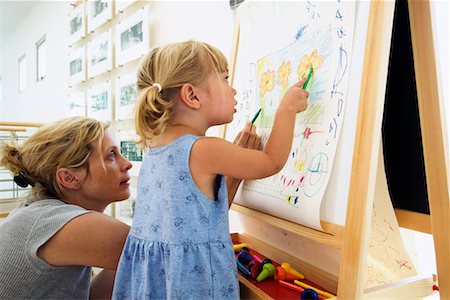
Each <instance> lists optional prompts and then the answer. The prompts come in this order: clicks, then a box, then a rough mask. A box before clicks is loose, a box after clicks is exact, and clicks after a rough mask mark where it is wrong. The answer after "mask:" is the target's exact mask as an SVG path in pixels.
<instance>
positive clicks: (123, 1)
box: [114, 0, 135, 14]
mask: <svg viewBox="0 0 450 300" xmlns="http://www.w3.org/2000/svg"><path fill="white" fill-rule="evenodd" d="M114 2H115V3H114V4H115V8H114V11H115V13H116V14H118V13H123V11H124V10H125V8H127V7H128V6H130V5H131V3H133V2H135V0H116V1H114Z"/></svg>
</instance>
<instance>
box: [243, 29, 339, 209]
mask: <svg viewBox="0 0 450 300" xmlns="http://www.w3.org/2000/svg"><path fill="white" fill-rule="evenodd" d="M311 67H312V68H313V74H314V75H313V77H312V79H311V80H312V85H311V90H310V97H309V99H308V105H309V107H308V109H307V110H306V111H305V112H303V113H300V114H299V115H298V116H297V119H296V130H295V138H294V142H293V144H292V149H291V155H290V156H289V159H288V162H287V163H286V165H285V166H284V168H283V170H282V171H281V172H279V173H278V174H277V175H275V176H272V177H269V178H266V179H262V180H258V181H247V182H245V186H244V190H248V191H259V192H263V193H265V194H266V195H267V196H269V197H273V198H275V199H282V200H283V201H286V202H288V203H290V204H292V205H294V206H297V207H299V206H301V203H302V202H303V201H305V200H307V198H311V197H314V196H315V195H317V194H318V193H319V191H320V190H321V188H322V187H323V185H324V183H325V181H326V176H327V174H328V169H329V162H328V155H327V153H325V152H323V149H322V148H323V147H324V146H326V145H324V141H325V138H324V135H325V134H326V133H327V129H326V128H325V127H326V126H327V125H328V124H325V123H324V114H325V107H326V102H327V101H329V94H327V93H326V89H327V83H328V81H329V77H330V74H331V72H330V68H331V27H330V26H326V27H324V28H322V29H321V30H319V31H318V32H315V33H312V34H309V35H305V36H303V37H302V38H300V39H299V40H298V41H296V42H295V43H294V44H292V45H291V46H289V47H287V48H285V49H282V50H280V51H278V52H276V53H273V54H270V55H268V56H266V57H264V58H262V59H260V60H259V61H258V63H257V79H258V82H259V84H258V85H257V88H256V90H257V92H256V94H257V96H258V98H259V102H260V105H261V108H262V111H261V117H260V119H259V121H257V122H256V125H257V127H258V128H259V129H260V130H261V134H262V135H263V137H264V136H268V134H269V132H270V130H271V127H272V124H273V121H274V118H275V112H276V109H277V107H278V104H279V102H280V100H281V98H282V97H283V95H284V94H285V93H286V91H287V90H288V88H289V87H290V86H291V85H292V84H294V83H295V82H297V81H298V80H300V79H301V78H303V77H306V76H307V73H308V72H309V70H310V68H311ZM280 196H281V197H280Z"/></svg>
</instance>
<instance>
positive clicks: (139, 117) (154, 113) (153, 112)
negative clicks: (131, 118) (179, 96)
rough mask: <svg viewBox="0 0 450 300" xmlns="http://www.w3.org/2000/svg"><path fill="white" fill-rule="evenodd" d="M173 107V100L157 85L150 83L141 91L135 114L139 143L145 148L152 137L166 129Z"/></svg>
mask: <svg viewBox="0 0 450 300" xmlns="http://www.w3.org/2000/svg"><path fill="white" fill-rule="evenodd" d="M172 107H173V102H172V101H171V100H170V98H169V97H167V96H166V93H165V92H164V91H161V92H160V91H159V90H158V87H157V86H153V85H150V86H147V87H145V88H144V89H142V90H141V91H140V93H139V95H138V99H137V104H136V115H135V123H136V133H137V134H138V135H139V137H140V139H139V140H138V141H137V143H138V144H140V145H141V146H142V147H144V148H145V147H146V146H148V142H149V141H150V140H151V139H153V138H154V137H156V136H158V135H159V134H161V133H162V132H163V131H164V129H165V128H166V126H167V122H168V121H169V119H170V116H171V110H172Z"/></svg>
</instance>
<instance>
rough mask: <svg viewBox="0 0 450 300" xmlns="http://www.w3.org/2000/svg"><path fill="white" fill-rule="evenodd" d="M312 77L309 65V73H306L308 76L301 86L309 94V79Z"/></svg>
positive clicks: (311, 68)
mask: <svg viewBox="0 0 450 300" xmlns="http://www.w3.org/2000/svg"><path fill="white" fill-rule="evenodd" d="M312 75H313V66H312V65H311V66H310V67H309V72H308V76H307V77H306V81H305V83H304V84H303V87H302V88H303V89H304V90H307V91H308V92H309V90H310V89H311V77H312Z"/></svg>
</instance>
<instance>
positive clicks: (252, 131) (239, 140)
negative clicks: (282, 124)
mask: <svg viewBox="0 0 450 300" xmlns="http://www.w3.org/2000/svg"><path fill="white" fill-rule="evenodd" d="M233 144H235V145H238V146H239V147H242V148H248V149H255V150H259V149H260V147H261V139H260V137H259V136H258V135H257V134H256V127H255V126H254V125H253V124H252V123H251V122H247V124H246V125H245V127H244V129H242V131H240V132H239V133H238V135H237V137H236V138H235V139H234V142H233ZM225 178H226V182H227V190H228V207H230V206H231V203H233V199H234V196H235V195H236V192H237V189H238V187H239V184H240V183H241V179H236V178H232V177H230V176H226V177H225Z"/></svg>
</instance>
